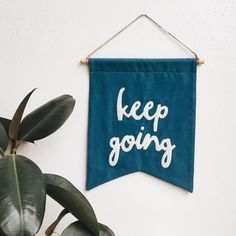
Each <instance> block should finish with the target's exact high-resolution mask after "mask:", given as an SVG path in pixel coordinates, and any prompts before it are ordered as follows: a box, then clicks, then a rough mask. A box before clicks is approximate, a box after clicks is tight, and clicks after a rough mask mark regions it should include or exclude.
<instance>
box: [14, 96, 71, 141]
mask: <svg viewBox="0 0 236 236" xmlns="http://www.w3.org/2000/svg"><path fill="white" fill-rule="evenodd" d="M74 105H75V100H74V98H73V97H72V96H70V95H63V96H60V97H57V98H55V99H53V100H51V101H50V102H48V103H46V104H44V105H43V106H41V107H39V108H38V109H36V110H34V111H33V112H31V113H30V114H28V115H27V116H26V117H25V118H24V119H23V120H22V123H21V125H20V131H19V136H18V139H19V140H24V141H28V142H33V141H35V140H39V139H42V138H45V137H46V136H48V135H50V134H52V133H53V132H55V131H56V130H57V129H59V128H60V127H61V126H62V125H63V124H64V122H65V121H66V120H67V118H68V117H69V116H70V114H71V112H72V111H73V108H74Z"/></svg>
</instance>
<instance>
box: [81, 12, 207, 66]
mask: <svg viewBox="0 0 236 236" xmlns="http://www.w3.org/2000/svg"><path fill="white" fill-rule="evenodd" d="M141 17H146V18H147V19H148V20H150V21H151V22H152V23H153V24H154V25H156V26H157V27H159V28H160V29H161V31H162V32H164V33H166V34H168V35H169V36H170V37H172V38H173V39H174V40H175V41H177V42H178V43H179V44H181V45H182V46H183V47H185V48H186V49H187V50H188V51H190V52H191V53H192V54H193V55H194V56H195V57H196V59H197V64H198V65H202V64H204V63H205V62H204V60H203V59H200V58H199V57H198V56H197V54H196V53H195V52H194V51H193V50H192V49H190V48H189V47H188V46H186V45H185V44H184V43H182V42H181V41H180V40H179V39H177V38H176V37H175V36H174V35H173V34H171V33H170V32H168V31H167V30H165V29H164V28H163V27H162V26H161V25H160V24H158V23H157V22H156V21H155V20H153V19H152V18H151V17H149V16H148V15H146V14H141V15H139V16H138V17H136V18H135V19H134V20H133V21H131V22H130V23H129V24H128V25H126V26H125V27H124V28H122V29H121V30H120V31H118V32H117V33H115V34H114V35H113V36H111V37H110V38H109V39H107V40H106V41H105V42H104V43H102V44H101V45H100V46H99V47H97V48H96V49H95V50H93V51H92V52H91V53H89V54H88V56H87V57H86V58H84V59H82V60H81V61H80V63H81V64H83V65H87V64H88V61H89V58H90V57H91V56H92V55H93V54H94V53H95V52H97V51H98V50H100V49H101V48H102V47H104V46H105V45H106V44H108V43H109V42H110V41H111V40H113V39H114V38H115V37H117V36H118V35H119V34H121V33H122V32H123V31H125V30H126V29H127V28H129V27H130V26H131V25H132V24H134V23H135V22H136V21H137V20H139V19H140V18H141Z"/></svg>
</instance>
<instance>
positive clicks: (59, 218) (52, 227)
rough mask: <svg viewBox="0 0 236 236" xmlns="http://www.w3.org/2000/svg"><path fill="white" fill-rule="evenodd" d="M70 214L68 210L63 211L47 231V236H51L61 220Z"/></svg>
mask: <svg viewBox="0 0 236 236" xmlns="http://www.w3.org/2000/svg"><path fill="white" fill-rule="evenodd" d="M68 213H69V211H68V210H67V209H64V210H62V211H61V213H60V214H59V216H58V217H57V219H56V220H55V221H54V222H53V223H52V224H51V225H50V226H49V227H48V228H47V230H46V231H45V235H46V236H51V235H52V234H53V231H54V230H55V228H56V227H57V225H58V224H59V222H60V221H61V219H62V218H63V217H64V216H65V215H66V214H68Z"/></svg>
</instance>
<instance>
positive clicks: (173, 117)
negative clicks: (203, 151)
mask: <svg viewBox="0 0 236 236" xmlns="http://www.w3.org/2000/svg"><path fill="white" fill-rule="evenodd" d="M196 67H197V61H196V59H182V58H181V59H102V58H100V59H98V58H97V59H90V60H89V72H90V95H89V127H88V161H87V185H86V187H87V189H88V190H89V189H92V188H94V187H96V186H98V185H100V184H103V183H106V182H107V181H110V180H112V179H115V178H118V177H121V176H124V175H127V174H130V173H133V172H137V171H141V172H145V173H147V174H149V175H152V176H154V177H157V178H159V179H162V180H164V181H166V182H168V183H171V184H174V185H176V186H178V187H181V188H183V189H185V190H187V191H189V192H192V191H193V172H194V139H195V109H196ZM140 178H141V176H140ZM157 184H159V182H157Z"/></svg>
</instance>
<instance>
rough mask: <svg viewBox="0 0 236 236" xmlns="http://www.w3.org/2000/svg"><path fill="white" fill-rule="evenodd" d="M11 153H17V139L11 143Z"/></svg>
mask: <svg viewBox="0 0 236 236" xmlns="http://www.w3.org/2000/svg"><path fill="white" fill-rule="evenodd" d="M10 153H11V154H16V140H12V143H11V152H10Z"/></svg>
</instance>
